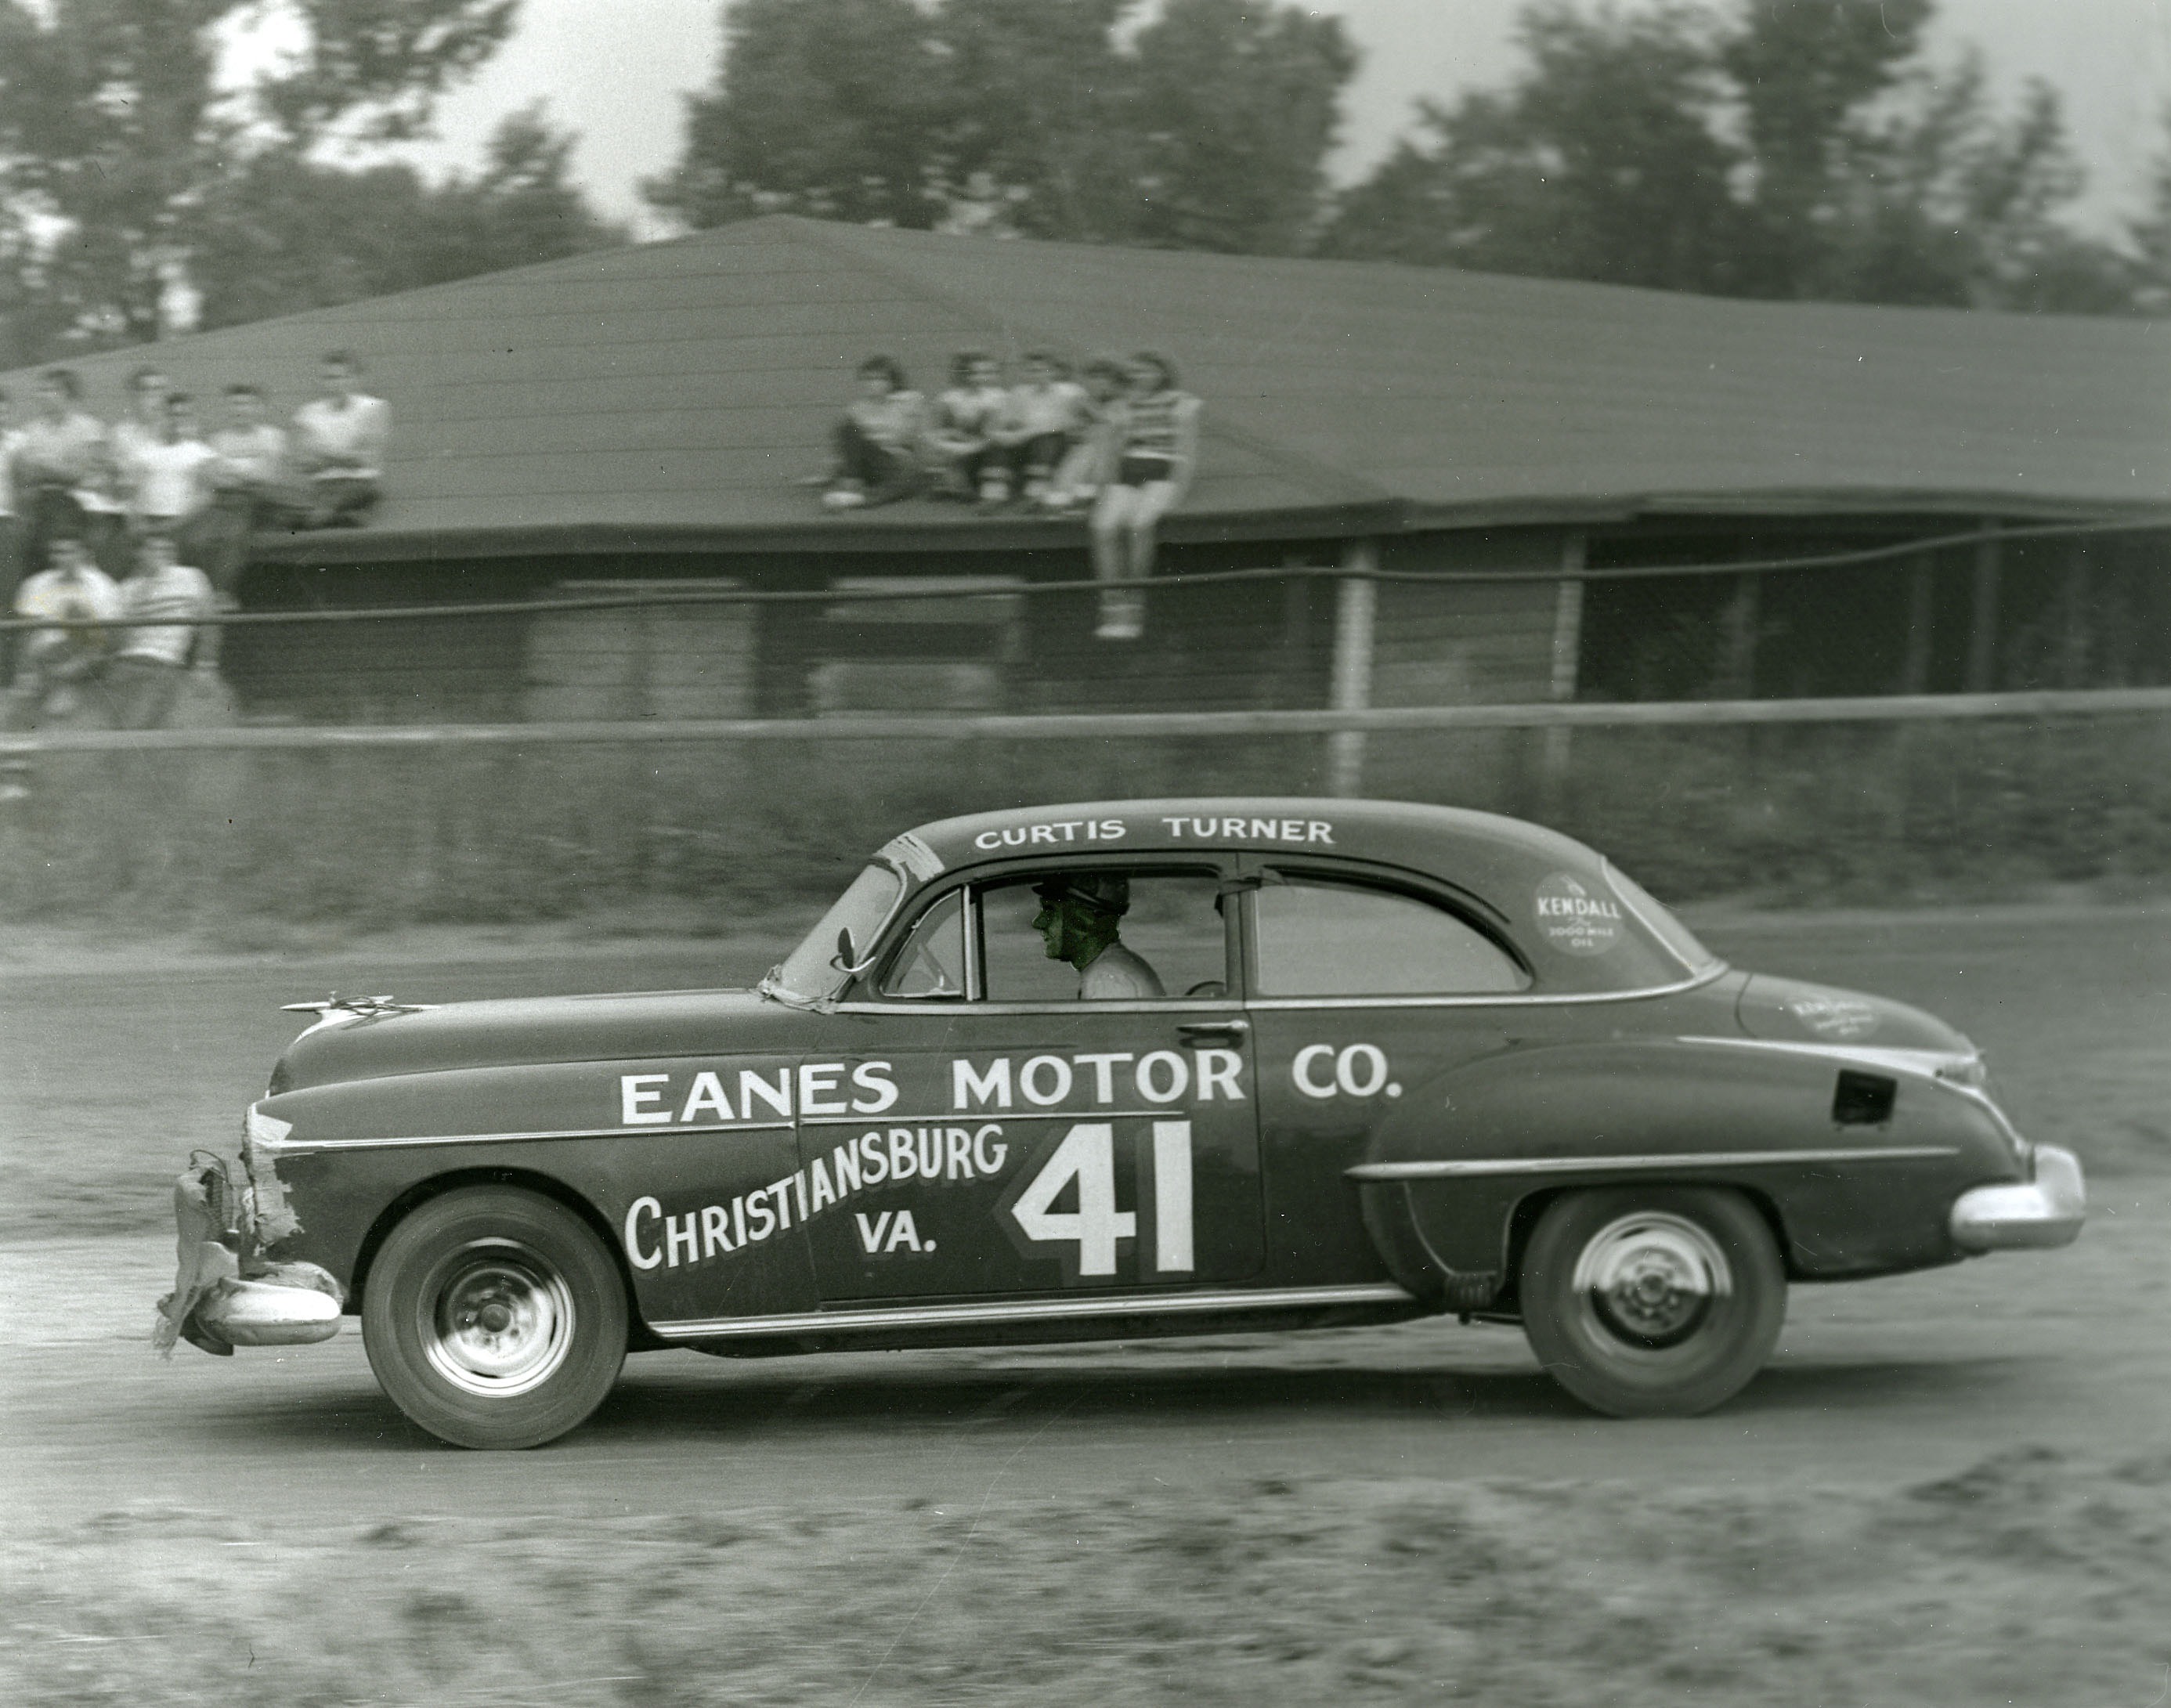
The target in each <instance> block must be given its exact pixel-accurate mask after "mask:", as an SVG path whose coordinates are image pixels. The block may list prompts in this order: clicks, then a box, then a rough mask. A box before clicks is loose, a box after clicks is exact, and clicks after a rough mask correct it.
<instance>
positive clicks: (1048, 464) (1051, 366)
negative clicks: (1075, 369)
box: [991, 350, 1088, 501]
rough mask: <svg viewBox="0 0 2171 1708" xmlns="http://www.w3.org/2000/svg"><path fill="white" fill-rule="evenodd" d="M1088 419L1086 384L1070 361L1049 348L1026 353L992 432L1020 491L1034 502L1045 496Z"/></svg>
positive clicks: (1012, 478)
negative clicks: (1020, 372)
mask: <svg viewBox="0 0 2171 1708" xmlns="http://www.w3.org/2000/svg"><path fill="white" fill-rule="evenodd" d="M1087 419H1088V408H1087V403H1086V397H1085V387H1083V386H1081V385H1080V384H1079V383H1077V381H1075V380H1074V379H1072V378H1071V377H1070V365H1069V363H1068V362H1066V361H1064V360H1063V358H1062V357H1061V356H1058V355H1056V354H1055V353H1054V352H1053V351H1048V350H1035V351H1027V355H1026V358H1025V380H1024V383H1022V384H1020V385H1016V386H1014V387H1012V388H1010V397H1009V399H1008V400H1007V401H1006V403H1005V407H1004V410H1003V413H1002V415H1001V417H1000V419H999V420H997V421H996V423H995V426H994V431H993V433H992V435H991V436H992V437H993V439H994V442H995V444H996V445H997V447H1000V450H1001V452H1003V458H1004V461H1005V463H1007V464H1008V466H1009V468H1010V479H1011V480H1012V482H1013V484H1014V485H1015V487H1016V490H1018V491H1019V492H1020V493H1021V494H1022V495H1024V496H1025V497H1027V498H1028V499H1032V500H1033V501H1040V500H1043V499H1045V498H1046V497H1047V496H1048V485H1049V483H1050V482H1051V481H1053V479H1054V478H1055V471H1056V469H1057V468H1059V467H1061V466H1062V463H1063V459H1064V457H1065V456H1066V455H1067V454H1068V453H1069V450H1070V447H1072V446H1073V445H1075V443H1077V442H1078V437H1079V435H1080V434H1081V433H1083V432H1084V431H1085V425H1086V421H1087Z"/></svg>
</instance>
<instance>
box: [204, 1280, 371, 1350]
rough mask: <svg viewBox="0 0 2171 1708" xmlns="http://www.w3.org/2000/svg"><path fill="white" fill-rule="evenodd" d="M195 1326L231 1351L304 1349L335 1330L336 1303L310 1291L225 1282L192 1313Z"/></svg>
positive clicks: (337, 1328)
mask: <svg viewBox="0 0 2171 1708" xmlns="http://www.w3.org/2000/svg"><path fill="white" fill-rule="evenodd" d="M195 1317H196V1325H197V1326H198V1327H200V1328H201V1329H204V1330H206V1331H208V1332H209V1333H210V1334H211V1335H212V1336H214V1337H215V1338H217V1339H218V1340H222V1341H225V1342H226V1343H227V1344H228V1346H232V1347H306V1346H309V1345H312V1344H314V1342H316V1341H328V1340H330V1339H331V1337H332V1336H335V1335H336V1334H337V1333H338V1332H339V1331H340V1302H339V1300H338V1299H336V1298H333V1297H331V1296H330V1294H328V1293H323V1292H321V1291H319V1289H317V1288H310V1287H282V1286H281V1285H279V1284H278V1283H277V1282H270V1281H230V1282H227V1283H226V1285H225V1286H224V1287H222V1288H219V1289H218V1290H217V1291H216V1292H214V1293H212V1295H211V1296H210V1297H209V1298H206V1299H205V1300H204V1302H203V1303H202V1304H199V1305H198V1306H197V1307H196V1311H195Z"/></svg>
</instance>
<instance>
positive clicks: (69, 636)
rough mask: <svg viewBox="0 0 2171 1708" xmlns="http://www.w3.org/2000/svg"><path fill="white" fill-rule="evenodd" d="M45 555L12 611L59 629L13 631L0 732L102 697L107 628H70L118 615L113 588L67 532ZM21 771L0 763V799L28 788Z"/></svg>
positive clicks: (31, 724) (13, 797)
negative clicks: (12, 664) (11, 671)
mask: <svg viewBox="0 0 2171 1708" xmlns="http://www.w3.org/2000/svg"><path fill="white" fill-rule="evenodd" d="M48 556H49V560H50V561H51V565H52V567H51V568H50V569H46V570H40V572H39V573H38V574H36V575H35V576H31V577H30V579H29V581H25V582H24V583H23V585H22V586H20V587H19V588H18V589H17V590H16V593H15V614H16V615H17V616H18V617H34V618H40V619H41V620H42V621H45V622H46V623H51V624H58V625H62V626H57V627H54V628H50V629H24V630H23V631H21V632H20V633H19V634H18V636H17V640H18V645H17V648H16V654H15V657H16V668H15V681H14V685H13V687H12V688H9V689H8V695H7V699H6V701H5V703H4V704H0V729H5V730H10V731H16V730H32V729H35V728H36V727H37V726H38V724H39V722H40V720H42V719H44V718H46V717H62V716H66V715H67V714H69V713H71V712H72V711H75V710H77V709H78V708H79V707H80V706H81V705H82V704H83V699H84V696H85V695H86V694H88V695H92V696H95V698H96V700H97V701H98V702H100V703H102V702H103V701H104V699H105V681H104V677H105V669H106V667H107V664H108V662H109V661H110V656H111V651H112V645H113V634H114V631H113V630H112V629H89V628H79V627H76V626H74V625H76V624H84V623H110V622H114V621H115V620H117V619H118V618H120V616H121V593H120V590H119V589H117V588H116V587H115V586H114V585H113V578H112V577H111V576H109V575H107V574H106V573H105V570H101V569H99V567H98V564H97V562H96V560H94V559H93V558H92V556H91V554H90V550H89V548H88V547H87V546H85V545H84V544H83V542H82V541H81V540H80V539H78V538H76V537H75V536H74V535H72V534H62V535H61V536H60V537H59V538H56V539H55V540H54V541H53V542H52V543H51V546H50V547H49V548H48ZM101 709H103V707H102V704H101ZM24 769H25V768H24V766H23V765H22V763H20V762H19V761H18V762H10V763H7V764H5V765H4V766H0V800H21V799H22V798H23V797H24V795H27V794H28V793H29V790H27V789H26V788H25V787H24V782H23V779H24Z"/></svg>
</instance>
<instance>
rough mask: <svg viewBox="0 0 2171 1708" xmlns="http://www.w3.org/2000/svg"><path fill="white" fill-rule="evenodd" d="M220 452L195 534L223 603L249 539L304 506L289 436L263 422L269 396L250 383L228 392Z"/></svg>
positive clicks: (217, 437)
mask: <svg viewBox="0 0 2171 1708" xmlns="http://www.w3.org/2000/svg"><path fill="white" fill-rule="evenodd" d="M211 448H212V450H213V451H214V452H217V456H216V457H215V458H213V460H212V462H211V463H207V464H206V466H205V470H204V474H205V477H206V479H207V480H208V481H209V483H210V485H211V504H210V506H209V507H208V508H206V510H205V511H204V512H203V514H202V516H201V517H200V518H199V519H198V522H197V524H196V529H195V530H194V535H193V538H194V543H195V547H196V557H197V561H198V562H199V563H200V564H201V565H202V567H203V570H204V572H205V573H206V575H208V576H210V577H211V581H212V586H213V587H214V588H215V589H216V590H217V593H218V597H219V599H220V601H221V602H222V603H226V604H231V603H232V602H233V588H234V583H235V582H237V581H239V580H240V579H241V572H242V570H244V568H246V567H247V566H248V563H249V536H250V535H251V534H253V533H255V532H256V530H257V529H259V528H261V527H270V526H272V525H274V524H276V522H280V521H281V520H282V519H289V518H292V517H295V516H297V515H298V512H300V511H302V510H303V509H304V508H305V507H306V506H305V503H304V499H303V495H299V494H298V493H296V491H295V490H294V488H293V485H292V481H291V479H289V476H288V473H287V433H286V430H285V429H284V428H283V427H278V426H273V425H272V424H271V422H270V421H268V420H265V418H264V393H263V390H262V388H260V387H257V386H255V385H251V384H249V383H248V382H247V381H245V380H243V381H237V382H236V383H234V384H233V385H230V386H228V388H226V425H225V426H222V427H221V428H219V429H218V430H217V431H216V432H214V433H213V434H212V436H211Z"/></svg>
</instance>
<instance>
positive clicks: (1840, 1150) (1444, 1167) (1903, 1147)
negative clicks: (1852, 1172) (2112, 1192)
mask: <svg viewBox="0 0 2171 1708" xmlns="http://www.w3.org/2000/svg"><path fill="white" fill-rule="evenodd" d="M1958 1155H1959V1147H1958V1146H1956V1145H1949V1144H1890V1145H1849V1146H1845V1147H1834V1148H1830V1149H1825V1150H1714V1151H1704V1152H1693V1151H1691V1152H1683V1153H1681V1154H1678V1155H1673V1156H1583V1157H1577V1156H1538V1157H1489V1158H1483V1159H1478V1160H1476V1161H1471V1162H1368V1163H1359V1164H1358V1165H1357V1166H1356V1167H1354V1168H1353V1169H1349V1170H1346V1171H1345V1176H1346V1178H1348V1179H1349V1180H1353V1181H1445V1180H1462V1179H1466V1178H1469V1177H1471V1176H1473V1175H1574V1174H1588V1173H1603V1172H1605V1171H1606V1170H1619V1171H1622V1172H1624V1173H1638V1174H1644V1173H1651V1172H1654V1171H1658V1170H1667V1169H1718V1168H1729V1169H1738V1168H1765V1167H1769V1166H1771V1165H1774V1164H1779V1163H1810V1162H1920V1161H1922V1160H1924V1159H1927V1158H1930V1157H1939V1156H1958Z"/></svg>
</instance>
